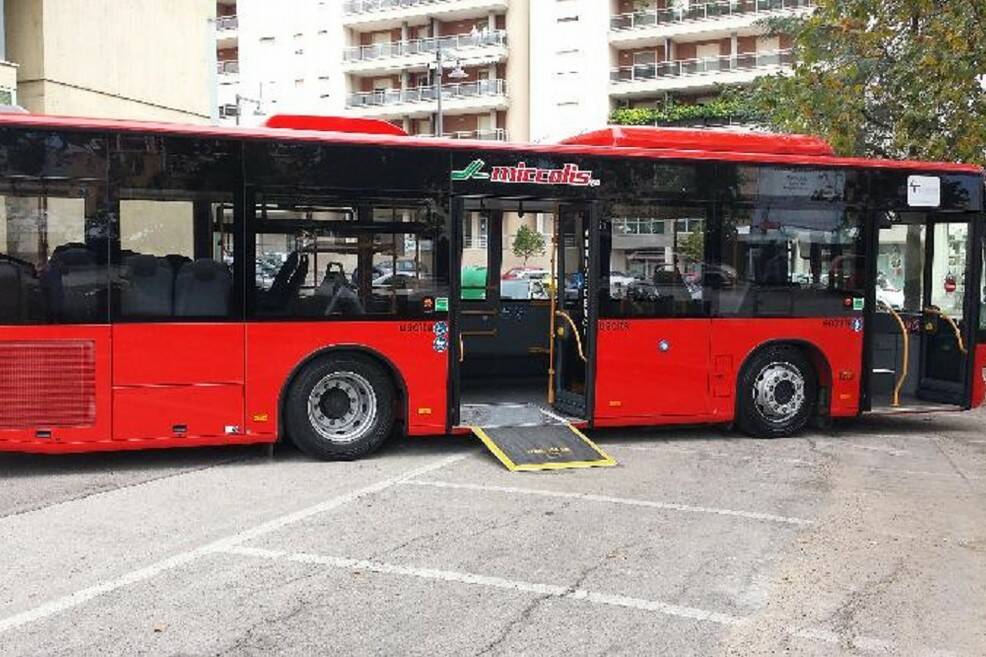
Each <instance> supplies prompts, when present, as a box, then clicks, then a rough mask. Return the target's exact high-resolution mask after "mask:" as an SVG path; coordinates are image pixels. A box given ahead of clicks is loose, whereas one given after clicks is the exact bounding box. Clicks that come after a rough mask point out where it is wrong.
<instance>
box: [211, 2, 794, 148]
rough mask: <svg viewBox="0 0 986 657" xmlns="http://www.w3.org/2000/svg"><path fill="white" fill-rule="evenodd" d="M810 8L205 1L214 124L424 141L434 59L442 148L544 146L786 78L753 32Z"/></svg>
mask: <svg viewBox="0 0 986 657" xmlns="http://www.w3.org/2000/svg"><path fill="white" fill-rule="evenodd" d="M812 5H813V0H712V1H710V2H704V3H699V2H695V1H694V0H692V1H691V2H681V0H294V1H293V2H290V3H275V2H270V0H220V5H219V6H220V14H221V15H220V17H219V18H218V19H217V38H218V41H217V52H218V59H219V63H218V67H219V73H218V76H217V78H218V81H219V85H218V92H217V97H218V103H219V105H220V116H221V117H224V118H221V120H222V121H223V122H225V123H234V122H237V121H239V122H240V123H241V124H243V125H255V124H257V123H260V122H262V121H263V119H264V117H265V116H268V115H270V114H274V113H299V114H331V115H346V114H348V115H352V116H363V117H374V118H380V119H383V120H386V121H390V122H392V123H395V124H397V125H400V126H401V127H403V128H404V129H405V130H407V131H408V132H409V133H410V134H420V135H432V134H434V133H435V132H436V131H437V128H438V126H437V125H436V120H435V119H436V114H437V110H438V98H437V96H438V92H437V87H436V85H435V78H434V70H435V65H436V53H437V51H438V50H441V51H442V57H443V63H444V76H443V83H442V90H443V93H442V114H443V118H444V124H443V126H442V127H443V133H444V134H445V135H446V136H451V137H474V138H475V137H478V138H484V139H499V140H503V139H510V140H514V141H533V142H551V141H557V140H559V139H562V138H564V137H567V136H571V135H574V134H579V133H582V132H585V131H588V130H593V129H598V128H601V127H603V126H605V125H606V124H607V121H608V117H609V115H610V113H611V111H612V110H613V109H614V108H617V107H621V106H655V105H661V104H663V103H664V102H666V100H667V99H668V98H669V97H673V98H675V99H677V100H678V101H679V102H702V101H703V100H704V99H706V98H708V97H710V96H712V95H714V94H715V93H716V88H717V86H718V85H723V84H725V85H733V84H738V85H742V84H748V83H749V82H750V81H752V80H753V79H754V78H756V77H757V76H759V75H764V74H771V73H776V72H778V71H784V70H786V69H787V68H788V66H789V64H790V61H791V59H790V43H789V40H787V39H785V38H783V37H767V36H765V35H764V34H763V27H762V24H761V22H760V21H761V19H763V18H765V17H768V16H772V15H782V14H791V13H796V12H805V11H810V10H811V6H812ZM223 8H225V13H226V14H227V16H225V17H224V16H222V13H223V11H224V9H223ZM233 14H235V17H233ZM457 77H458V78H461V79H456V78H457ZM237 108H238V110H239V111H238V112H237V111H236V110H237Z"/></svg>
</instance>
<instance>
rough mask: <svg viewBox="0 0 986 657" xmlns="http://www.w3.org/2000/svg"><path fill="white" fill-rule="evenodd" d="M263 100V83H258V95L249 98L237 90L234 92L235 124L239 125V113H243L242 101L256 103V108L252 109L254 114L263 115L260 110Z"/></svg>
mask: <svg viewBox="0 0 986 657" xmlns="http://www.w3.org/2000/svg"><path fill="white" fill-rule="evenodd" d="M263 102H264V85H263V83H261V85H260V97H259V98H250V97H249V96H244V95H242V94H240V93H239V92H237V94H236V125H240V114H242V113H243V103H253V104H254V105H256V107H257V109H256V110H254V114H255V115H256V116H263V112H261V111H260V108H261V106H262V105H263Z"/></svg>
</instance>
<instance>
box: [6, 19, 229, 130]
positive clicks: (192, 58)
mask: <svg viewBox="0 0 986 657" xmlns="http://www.w3.org/2000/svg"><path fill="white" fill-rule="evenodd" d="M215 12H216V5H215V3H214V2H210V1H209V0H140V2H119V1H118V0H6V21H5V23H6V25H5V29H6V38H7V56H8V58H9V59H10V60H11V61H14V62H17V63H18V64H20V68H19V70H18V90H19V94H18V95H19V102H20V104H22V105H23V106H24V107H25V108H27V109H28V110H29V111H31V112H38V113H47V114H75V115H86V116H99V117H112V118H129V119H149V120H164V121H180V122H188V123H207V122H209V121H210V120H211V117H212V112H213V108H212V105H213V104H214V103H213V102H212V98H213V96H214V91H213V89H214V88H215V81H214V75H215V64H214V62H215V32H214V30H215V27H214V22H213V20H214V18H215Z"/></svg>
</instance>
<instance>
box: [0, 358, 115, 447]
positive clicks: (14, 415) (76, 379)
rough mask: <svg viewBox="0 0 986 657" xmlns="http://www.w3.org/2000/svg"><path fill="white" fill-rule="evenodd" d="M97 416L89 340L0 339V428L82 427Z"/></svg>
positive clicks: (93, 363) (92, 360)
mask: <svg viewBox="0 0 986 657" xmlns="http://www.w3.org/2000/svg"><path fill="white" fill-rule="evenodd" d="M95 419H96V347H95V344H94V343H93V342H92V341H90V340H73V341H68V340H59V341H51V342H0V428H2V429H25V428H38V427H81V426H91V425H92V424H93V423H94V422H95Z"/></svg>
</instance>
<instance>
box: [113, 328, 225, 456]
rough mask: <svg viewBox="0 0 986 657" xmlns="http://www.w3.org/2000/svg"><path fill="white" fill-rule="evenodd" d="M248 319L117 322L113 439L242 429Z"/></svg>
mask: <svg viewBox="0 0 986 657" xmlns="http://www.w3.org/2000/svg"><path fill="white" fill-rule="evenodd" d="M243 370H244V326H243V324H241V323H231V324H211V323H209V324H207V323H202V324H181V323H176V324H171V323H162V324H117V325H115V326H114V327H113V439H114V440H134V439H148V438H153V439H165V440H171V441H173V445H174V446H181V445H183V444H184V441H186V440H188V439H189V438H194V437H213V438H217V439H218V442H220V443H221V442H223V439H224V438H235V437H236V436H238V435H241V434H242V428H243V404H244V385H243V384H244V377H243V374H244V372H243Z"/></svg>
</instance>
